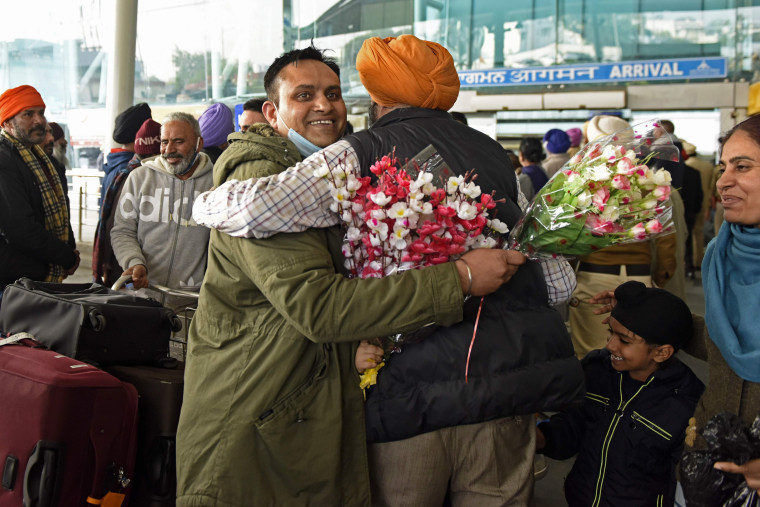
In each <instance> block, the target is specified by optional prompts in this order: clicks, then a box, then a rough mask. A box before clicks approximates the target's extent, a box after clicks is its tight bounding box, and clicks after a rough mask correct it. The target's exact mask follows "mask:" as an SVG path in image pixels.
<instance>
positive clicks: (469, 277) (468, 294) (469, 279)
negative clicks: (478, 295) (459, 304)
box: [459, 259, 472, 301]
mask: <svg viewBox="0 0 760 507" xmlns="http://www.w3.org/2000/svg"><path fill="white" fill-rule="evenodd" d="M459 260H460V261H462V262H463V263H464V267H465V268H467V282H468V286H467V292H465V295H464V300H465V301H467V300H468V299H470V298H471V297H472V271H471V270H470V265H469V264H467V261H466V260H464V259H459Z"/></svg>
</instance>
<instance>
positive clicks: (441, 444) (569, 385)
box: [193, 35, 584, 506]
mask: <svg viewBox="0 0 760 507" xmlns="http://www.w3.org/2000/svg"><path fill="white" fill-rule="evenodd" d="M356 66H357V69H358V71H359V76H360V77H361V80H362V82H363V83H364V85H365V87H366V88H367V91H368V92H369V94H370V97H371V98H372V108H371V110H370V122H371V128H370V129H368V130H364V131H360V132H355V133H354V134H351V135H348V136H345V137H344V138H343V139H341V140H340V141H338V142H336V143H334V144H332V145H330V146H328V147H326V148H324V149H322V150H321V151H318V152H316V153H314V154H313V155H311V156H309V157H308V158H306V159H305V160H304V161H303V162H302V163H300V164H298V165H297V166H295V167H292V168H290V169H287V170H285V171H284V172H282V173H280V174H279V175H277V177H276V178H259V179H257V180H256V181H255V182H254V181H252V180H249V181H241V182H233V181H228V182H227V183H225V184H224V185H222V186H221V187H219V188H218V189H217V190H216V191H213V192H210V193H207V194H204V195H202V196H201V197H200V198H199V199H198V200H196V202H195V205H194V208H193V211H194V212H193V218H194V219H195V220H196V221H197V222H199V223H202V224H204V225H207V226H210V227H214V228H217V229H219V230H220V231H222V232H226V233H228V234H231V235H233V236H248V237H251V236H255V237H267V236H269V235H272V234H274V233H276V232H299V231H303V230H305V229H308V228H313V227H328V226H332V225H336V224H338V223H340V217H338V215H337V213H334V212H331V211H330V209H329V207H330V204H331V203H332V197H331V194H330V191H331V186H330V184H329V182H328V178H321V177H320V176H319V175H321V174H329V173H330V170H331V169H332V168H333V167H335V166H336V165H337V164H338V163H340V164H342V165H344V166H345V167H346V169H347V170H348V171H351V172H353V173H354V174H356V175H357V176H362V177H363V176H369V177H372V174H371V172H370V171H369V168H370V166H371V165H372V164H373V163H374V162H375V161H376V160H378V159H379V158H381V157H383V156H384V155H387V154H388V153H390V152H391V151H393V150H394V149H395V152H396V155H397V157H398V158H399V159H400V160H402V161H403V160H404V159H411V158H413V157H415V156H416V155H418V154H419V153H421V152H422V151H423V150H424V149H426V148H428V147H429V146H432V147H433V149H434V150H435V151H437V152H438V154H440V155H441V157H442V159H443V160H444V161H445V162H446V164H447V165H448V167H449V169H450V170H451V171H452V173H454V174H456V175H463V174H465V173H466V172H467V171H470V170H473V169H474V170H475V172H476V174H477V178H478V179H477V184H478V185H479V186H480V189H481V191H482V193H483V194H491V193H492V192H493V196H494V198H495V199H496V200H497V202H499V204H498V206H497V207H498V217H499V220H502V221H504V222H505V223H507V224H508V226H509V227H510V228H511V227H512V226H513V225H514V224H515V223H516V222H517V220H518V219H519V218H520V217H521V216H522V214H523V211H522V209H523V206H527V201H525V199H524V198H523V199H521V200H520V202H518V186H517V178H516V177H515V172H514V169H513V168H512V166H511V162H509V159H508V157H507V156H506V153H505V152H504V149H503V148H502V147H501V145H500V144H499V143H498V142H496V141H495V140H493V139H491V138H490V137H488V136H487V135H485V134H483V133H481V132H479V131H477V130H474V129H472V128H469V127H468V126H466V125H464V124H462V123H460V122H458V121H455V120H453V119H452V117H451V116H450V115H449V113H447V112H446V111H447V110H448V109H449V108H451V107H452V106H453V104H454V102H455V101H456V99H457V94H458V90H459V80H458V77H457V72H456V69H455V67H454V62H453V60H452V58H451V55H450V54H449V53H448V51H446V49H445V48H443V47H442V46H440V45H439V44H436V43H434V42H428V41H423V40H420V39H418V38H417V37H414V36H412V35H402V36H400V37H398V38H393V37H390V38H387V39H379V38H371V39H368V40H366V41H365V42H364V44H363V45H362V48H361V50H360V51H359V54H358V56H357V60H356ZM503 253H505V254H508V255H506V256H505V258H504V259H503V260H502V261H501V262H503V263H506V264H507V265H509V266H510V268H512V269H513V271H510V276H511V279H510V280H509V283H508V284H506V285H502V286H501V288H499V289H498V290H497V291H496V292H494V293H493V294H491V295H489V296H488V297H486V298H485V300H484V303H483V307H482V308H483V311H482V313H481V314H480V317H479V320H478V321H477V324H476V319H477V316H478V314H479V312H478V302H479V301H477V300H475V301H471V302H470V303H467V304H463V306H462V321H461V322H460V323H458V324H456V325H453V326H451V327H446V328H434V327H432V326H431V328H429V329H430V334H431V335H430V336H429V337H427V338H426V339H425V340H423V341H421V342H419V343H414V344H412V345H408V346H406V347H405V348H404V350H403V352H402V353H401V354H394V355H393V356H391V359H390V360H389V361H388V364H387V365H386V366H385V368H383V370H381V371H380V373H379V375H378V376H377V384H376V385H375V386H373V387H372V388H371V389H370V390H369V392H368V394H367V400H366V404H365V415H366V428H367V439H368V441H369V443H370V445H369V452H368V455H369V460H370V478H371V481H372V488H373V489H372V496H373V498H372V500H373V504H374V505H402V504H403V505H418V506H434V505H441V504H442V503H443V501H444V496H445V494H446V491H447V489H448V491H449V492H450V493H451V499H452V503H453V504H455V505H456V504H472V505H506V504H514V505H526V504H528V503H529V501H530V498H531V495H532V481H533V455H534V450H535V427H534V421H533V417H532V416H530V415H528V416H524V415H521V414H532V413H534V412H536V411H538V410H540V409H543V408H545V407H550V406H559V405H562V404H565V403H568V402H571V401H575V400H579V399H582V397H583V395H584V389H583V378H582V370H581V368H580V364H579V362H578V360H577V359H576V358H575V354H574V353H573V348H572V344H571V342H570V338H569V336H568V335H567V330H566V329H565V325H564V322H563V320H562V318H561V317H560V316H559V314H558V313H557V312H556V311H554V310H552V309H550V308H549V305H550V304H558V303H562V302H564V301H566V300H567V299H569V297H570V295H571V293H572V289H573V288H574V284H575V276H574V273H573V271H572V269H571V268H570V266H569V265H568V264H567V262H566V261H564V260H546V261H542V262H541V263H534V262H527V263H526V262H525V258H524V257H523V256H522V254H519V253H518V252H515V251H504V252H503ZM513 255H514V257H513ZM465 261H466V259H465ZM462 262H463V261H462V259H459V260H457V261H456V263H455V264H456V265H457V266H459V267H462V266H460V264H461V263H462ZM468 267H469V268H471V269H472V271H471V273H470V274H471V275H472V280H474V283H478V280H480V281H482V280H484V278H483V277H484V276H485V277H487V276H488V274H487V273H484V272H483V271H481V269H482V266H473V265H468ZM518 267H519V269H518ZM542 268H543V271H542ZM476 270H477V272H476ZM468 271H469V269H468ZM511 273H514V276H512V275H511ZM358 281H359V282H362V281H363V280H358ZM430 290H431V291H433V292H434V290H435V289H430ZM452 295H455V294H452ZM395 296H396V297H398V298H401V297H407V296H408V295H407V294H397V295H395ZM388 297H390V298H393V297H394V294H388ZM478 299H479V298H478ZM460 302H461V300H459V298H458V297H457V302H456V304H457V305H459V304H460ZM366 303H367V305H368V308H371V307H372V304H373V301H369V300H368V301H366ZM403 320H404V319H399V321H403ZM370 321H371V318H370ZM299 322H301V324H303V325H304V326H305V327H307V328H308V327H311V326H312V323H311V322H308V321H306V322H304V321H303V320H301V321H299ZM474 330H477V332H476V334H477V339H476V341H475V343H474V347H473V349H472V354H471V356H469V382H466V381H465V378H464V369H465V365H466V364H467V361H468V345H469V344H470V342H471V340H472V338H473V334H475V331H474ZM356 337H357V338H359V337H361V336H359V335H357V336H356ZM473 372H476V373H474V375H475V376H474V377H473ZM475 378H477V380H475Z"/></svg>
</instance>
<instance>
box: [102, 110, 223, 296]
mask: <svg viewBox="0 0 760 507" xmlns="http://www.w3.org/2000/svg"><path fill="white" fill-rule="evenodd" d="M202 148H203V138H202V137H201V130H200V127H199V125H198V120H196V119H195V118H194V117H193V116H191V115H189V114H187V113H171V114H170V115H169V116H167V117H166V119H165V120H164V121H163V125H162V126H161V154H160V155H158V156H156V157H153V158H150V159H147V160H144V161H143V165H142V166H141V167H138V168H136V169H134V170H133V171H132V172H131V173H130V174H129V177H128V178H127V181H126V183H125V184H124V188H123V190H122V193H121V197H120V198H119V205H118V209H117V210H116V213H115V220H114V226H113V229H112V230H111V243H112V245H113V250H114V253H115V254H116V259H117V260H118V261H119V264H120V265H122V266H124V267H126V271H124V273H123V274H124V275H131V276H132V282H133V284H134V287H135V289H141V288H146V287H147V286H148V280H149V279H150V281H151V282H153V283H156V284H159V285H164V286H167V287H170V288H172V289H182V290H190V291H196V292H197V291H198V290H200V286H201V282H203V275H204V272H205V270H206V254H207V250H208V239H209V229H207V228H206V227H203V226H200V225H198V224H197V223H196V222H195V220H193V218H192V207H193V201H195V198H196V197H198V194H200V193H201V192H205V191H206V190H209V189H210V188H211V186H212V173H213V171H212V169H213V164H212V163H211V160H210V159H209V157H208V155H206V154H205V153H202V152H201V149H202Z"/></svg>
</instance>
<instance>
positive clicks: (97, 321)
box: [87, 309, 106, 332]
mask: <svg viewBox="0 0 760 507" xmlns="http://www.w3.org/2000/svg"><path fill="white" fill-rule="evenodd" d="M87 317H89V319H90V325H91V326H92V330H93V331H95V332H100V331H103V330H104V329H105V328H106V318H105V317H104V316H103V315H102V314H101V313H100V312H98V311H97V310H95V309H92V310H90V312H89V313H88V314H87Z"/></svg>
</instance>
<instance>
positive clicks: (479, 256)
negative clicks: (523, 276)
mask: <svg viewBox="0 0 760 507" xmlns="http://www.w3.org/2000/svg"><path fill="white" fill-rule="evenodd" d="M526 260H527V257H525V255H523V254H522V253H520V252H517V251H515V250H501V249H495V248H494V249H490V248H476V249H475V250H470V251H469V252H467V253H466V254H464V255H463V256H462V257H461V258H460V259H458V260H457V261H456V266H457V270H458V271H459V279H460V281H461V283H462V291H463V292H464V293H465V294H467V293H468V288H469V294H470V295H472V296H485V295H486V294H490V293H492V292H494V291H495V290H496V289H498V288H499V287H501V286H502V285H504V284H505V283H507V282H508V281H509V280H510V279H511V278H512V276H513V275H514V274H515V273H517V269H518V268H519V267H520V266H521V265H522V264H525V261H526ZM468 267H469V273H468V271H467V268H468ZM470 279H472V286H471V287H470Z"/></svg>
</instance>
